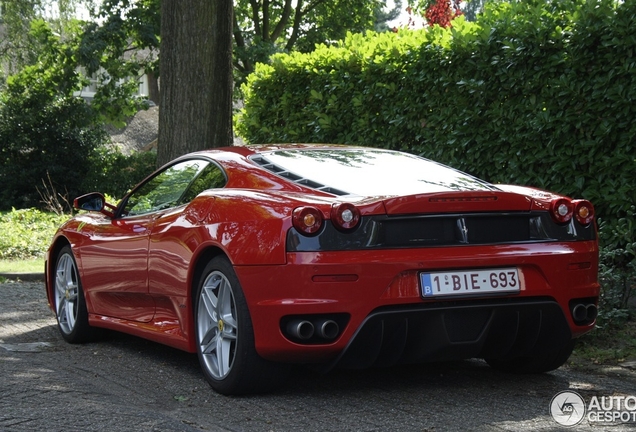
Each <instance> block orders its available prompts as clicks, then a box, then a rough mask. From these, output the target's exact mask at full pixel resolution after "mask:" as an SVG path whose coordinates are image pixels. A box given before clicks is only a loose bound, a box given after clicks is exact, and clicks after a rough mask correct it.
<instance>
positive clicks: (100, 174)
mask: <svg viewBox="0 0 636 432" xmlns="http://www.w3.org/2000/svg"><path fill="white" fill-rule="evenodd" d="M89 162H90V165H91V167H92V169H91V171H90V172H89V173H88V174H87V176H86V177H85V178H84V180H83V181H82V189H83V191H84V192H92V191H99V192H102V193H104V194H108V195H110V196H112V197H115V198H122V197H123V196H124V195H125V194H126V192H128V190H129V189H130V188H131V187H133V186H134V185H136V184H137V183H139V182H140V181H141V180H143V179H144V178H146V177H147V176H148V175H150V174H151V173H152V172H153V171H154V170H155V168H156V162H157V153H156V152H154V151H149V152H139V153H133V154H132V155H130V156H126V155H124V154H122V153H121V152H119V151H118V150H116V149H112V148H110V147H102V148H98V149H97V150H96V151H95V152H94V153H93V154H92V155H91V157H90V159H89Z"/></svg>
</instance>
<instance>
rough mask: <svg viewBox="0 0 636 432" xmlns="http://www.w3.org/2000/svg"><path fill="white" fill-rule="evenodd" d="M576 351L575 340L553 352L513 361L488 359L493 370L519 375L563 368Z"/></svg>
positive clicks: (513, 359) (518, 358)
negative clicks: (573, 351) (574, 350)
mask: <svg viewBox="0 0 636 432" xmlns="http://www.w3.org/2000/svg"><path fill="white" fill-rule="evenodd" d="M573 349H574V339H572V340H571V341H569V342H568V343H566V344H564V345H563V346H560V347H557V348H554V349H552V350H547V351H541V352H538V353H535V354H533V355H530V356H525V357H515V358H512V359H505V360H501V359H486V363H488V364H489V365H490V367H492V368H493V369H497V370H500V371H503V372H510V373H518V374H533V373H543V372H550V371H552V370H555V369H558V368H559V367H561V366H563V365H564V364H565V362H566V361H567V360H568V358H570V354H572V350H573Z"/></svg>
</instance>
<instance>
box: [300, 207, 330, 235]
mask: <svg viewBox="0 0 636 432" xmlns="http://www.w3.org/2000/svg"><path fill="white" fill-rule="evenodd" d="M322 223H323V217H322V213H321V212H320V210H318V209H317V208H314V207H298V208H297V209H294V212H293V213H292V224H293V225H294V228H296V229H297V230H298V231H300V232H301V233H303V234H306V235H312V234H316V233H317V232H318V231H319V230H320V228H321V227H322Z"/></svg>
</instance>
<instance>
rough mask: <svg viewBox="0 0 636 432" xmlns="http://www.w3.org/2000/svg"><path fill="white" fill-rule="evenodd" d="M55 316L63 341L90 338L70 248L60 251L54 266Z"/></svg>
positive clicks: (66, 247)
mask: <svg viewBox="0 0 636 432" xmlns="http://www.w3.org/2000/svg"><path fill="white" fill-rule="evenodd" d="M54 289H55V315H56V317H57V327H58V329H59V330H60V333H61V334H62V337H63V338H64V340H66V341H67V342H69V343H82V342H86V341H88V340H89V339H90V338H91V335H92V331H91V330H92V329H91V327H90V326H89V325H88V311H87V309H86V300H85V299H84V291H83V290H82V282H81V281H80V277H79V274H78V272H77V264H76V262H75V257H74V256H73V251H72V250H71V247H70V246H65V247H63V248H62V250H60V253H59V254H58V256H57V261H56V264H55V288H54Z"/></svg>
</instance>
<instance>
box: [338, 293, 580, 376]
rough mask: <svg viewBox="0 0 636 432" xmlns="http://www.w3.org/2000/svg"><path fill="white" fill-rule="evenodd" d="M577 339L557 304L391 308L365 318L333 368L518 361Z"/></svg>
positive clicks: (548, 302) (493, 304)
mask: <svg viewBox="0 0 636 432" xmlns="http://www.w3.org/2000/svg"><path fill="white" fill-rule="evenodd" d="M571 339H572V332H571V331H570V327H569V326H568V323H567V320H566V318H565V315H564V313H563V311H562V310H561V307H560V306H559V304H558V303H556V302H555V301H551V300H529V301H515V302H512V303H511V302H501V301H500V302H496V301H494V302H493V301H487V302H478V303H475V304H471V305H421V306H418V307H407V308H404V307H401V308H388V309H387V308H385V309H382V310H377V311H374V312H373V313H371V314H370V315H369V316H368V317H367V318H366V319H365V320H364V322H363V323H362V325H361V326H360V327H359V329H358V331H357V332H356V334H355V335H354V337H353V338H352V340H351V342H350V343H349V345H348V346H347V347H346V348H345V350H344V351H343V352H342V353H341V355H340V356H339V357H338V358H337V359H336V360H335V361H334V362H333V363H332V366H339V367H346V368H364V367H371V366H391V365H394V364H399V363H419V362H426V361H444V360H458V359H464V358H472V357H479V358H506V357H511V358H512V357H518V356H524V355H527V354H531V353H533V352H534V353H537V352H541V351H542V350H550V349H555V348H558V347H559V346H563V345H564V344H566V343H567V342H569V341H570V340H571Z"/></svg>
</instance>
